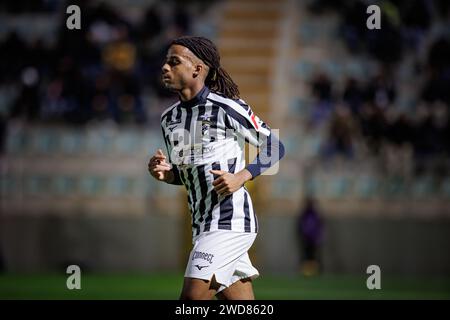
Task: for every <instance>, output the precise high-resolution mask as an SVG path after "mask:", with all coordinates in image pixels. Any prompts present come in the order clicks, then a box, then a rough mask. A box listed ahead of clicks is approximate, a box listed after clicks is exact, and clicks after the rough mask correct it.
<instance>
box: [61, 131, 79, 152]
mask: <svg viewBox="0 0 450 320" xmlns="http://www.w3.org/2000/svg"><path fill="white" fill-rule="evenodd" d="M84 139H85V137H83V136H82V134H81V132H79V131H68V130H67V131H66V130H64V131H63V132H61V140H60V146H59V147H60V149H61V151H62V152H63V153H65V154H70V155H74V154H80V153H82V151H83V148H84V145H83V141H84Z"/></svg>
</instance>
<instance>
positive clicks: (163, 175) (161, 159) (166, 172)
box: [148, 149, 181, 184]
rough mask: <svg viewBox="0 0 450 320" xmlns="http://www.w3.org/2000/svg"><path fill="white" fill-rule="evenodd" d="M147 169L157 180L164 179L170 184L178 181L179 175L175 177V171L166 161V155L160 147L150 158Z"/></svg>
mask: <svg viewBox="0 0 450 320" xmlns="http://www.w3.org/2000/svg"><path fill="white" fill-rule="evenodd" d="M148 171H149V172H150V174H151V175H152V177H153V178H155V179H156V180H158V181H164V182H166V183H170V184H181V183H178V180H179V177H177V174H176V171H175V170H174V168H172V167H171V166H170V164H169V163H167V162H166V156H165V155H164V153H163V152H162V150H161V149H158V150H157V151H156V153H155V154H154V155H153V156H152V157H151V158H150V160H149V162H148Z"/></svg>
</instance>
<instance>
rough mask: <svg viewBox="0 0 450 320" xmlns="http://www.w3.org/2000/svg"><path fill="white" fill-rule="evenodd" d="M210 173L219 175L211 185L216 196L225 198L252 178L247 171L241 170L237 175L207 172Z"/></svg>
mask: <svg viewBox="0 0 450 320" xmlns="http://www.w3.org/2000/svg"><path fill="white" fill-rule="evenodd" d="M209 172H210V173H212V174H215V175H219V177H218V178H217V179H216V180H214V181H213V183H212V185H213V186H214V190H216V192H217V194H218V195H223V196H227V195H229V194H232V193H233V192H235V191H237V190H239V188H240V187H242V185H243V184H244V183H245V182H247V181H248V180H250V179H251V178H252V175H251V173H250V172H249V171H247V169H243V170H241V171H239V172H238V173H230V172H226V171H222V170H209Z"/></svg>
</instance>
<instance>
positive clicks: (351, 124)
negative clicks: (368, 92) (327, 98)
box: [324, 104, 358, 158]
mask: <svg viewBox="0 0 450 320" xmlns="http://www.w3.org/2000/svg"><path fill="white" fill-rule="evenodd" d="M357 137H358V128H357V124H356V122H355V120H354V118H353V116H352V114H351V112H350V110H349V108H348V107H347V106H346V105H343V104H338V105H336V108H335V111H334V112H333V115H332V116H331V119H330V127H329V132H328V141H327V145H326V146H325V150H324V155H325V156H326V157H331V156H334V155H342V156H344V157H346V158H352V157H353V152H354V150H353V148H354V139H355V138H357Z"/></svg>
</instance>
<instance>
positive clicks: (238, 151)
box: [148, 37, 284, 300]
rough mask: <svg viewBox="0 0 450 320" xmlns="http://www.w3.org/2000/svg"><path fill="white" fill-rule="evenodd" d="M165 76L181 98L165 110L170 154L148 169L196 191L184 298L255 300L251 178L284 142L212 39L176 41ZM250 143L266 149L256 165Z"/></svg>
mask: <svg viewBox="0 0 450 320" xmlns="http://www.w3.org/2000/svg"><path fill="white" fill-rule="evenodd" d="M162 81H163V83H164V85H165V87H166V88H167V89H170V90H172V91H175V92H177V93H178V95H179V101H178V102H176V103H175V104H174V105H172V106H170V107H169V108H168V109H166V110H165V111H164V112H163V114H162V116H161V127H162V133H163V137H164V141H165V144H166V148H167V152H168V155H167V156H166V155H164V153H163V152H162V150H161V149H159V150H157V152H156V153H155V155H154V156H152V157H151V159H150V161H149V164H148V169H149V172H150V174H151V175H152V176H153V177H154V178H155V179H157V180H159V181H163V182H166V183H169V184H175V185H184V186H185V187H186V189H187V192H188V204H189V209H190V211H191V215H192V236H193V241H192V242H193V248H192V251H191V253H190V256H189V261H188V263H187V267H186V271H185V275H184V284H183V289H182V292H181V296H180V299H185V300H198V299H212V298H214V296H216V295H217V298H219V299H240V300H244V299H254V294H253V288H252V280H253V279H255V278H256V277H257V276H258V275H259V273H258V270H257V269H256V268H255V267H254V266H253V265H252V263H251V262H250V259H249V255H248V250H249V249H250V247H251V246H252V244H253V242H254V240H255V238H256V234H257V232H258V221H257V218H256V215H255V212H254V210H253V204H252V200H251V197H250V194H249V193H248V190H247V188H246V187H245V186H244V184H245V182H246V181H248V180H251V179H254V178H256V177H257V176H258V175H260V174H261V173H263V172H264V171H266V170H267V169H269V168H270V167H272V166H273V165H274V164H275V163H277V162H278V161H279V160H280V159H281V158H282V157H283V155H284V147H283V144H282V143H281V142H280V141H279V140H278V138H277V137H276V136H275V135H274V134H272V132H271V129H270V128H269V126H268V125H267V124H265V123H264V122H263V121H261V120H260V119H259V118H258V117H257V116H256V115H255V114H254V113H253V112H252V110H251V108H250V107H249V106H248V105H247V104H246V103H245V102H244V101H243V100H241V99H240V98H239V90H238V87H237V85H236V84H235V83H234V82H233V80H232V79H231V77H230V76H229V75H228V73H227V72H226V71H225V70H224V69H223V67H222V66H221V65H220V56H219V53H218V50H217V47H216V46H215V45H214V43H213V42H211V41H210V40H208V39H206V38H203V37H181V38H178V39H175V40H173V41H172V42H171V44H170V47H169V49H168V53H167V56H166V61H165V63H164V65H163V66H162ZM245 142H248V143H251V144H252V145H254V146H257V147H258V148H259V152H258V155H257V156H256V158H255V160H254V161H253V162H252V163H250V164H248V165H246V163H245V155H244V150H245Z"/></svg>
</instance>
